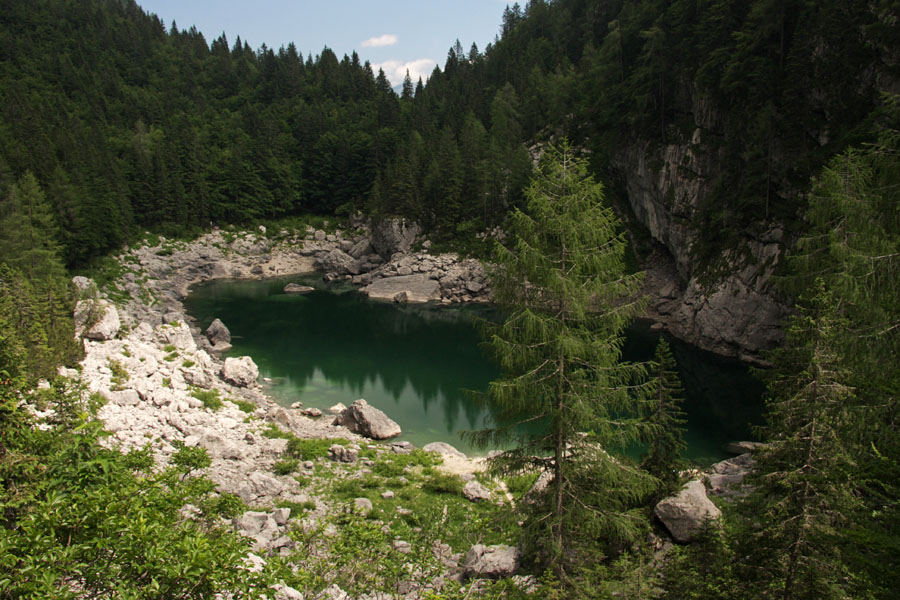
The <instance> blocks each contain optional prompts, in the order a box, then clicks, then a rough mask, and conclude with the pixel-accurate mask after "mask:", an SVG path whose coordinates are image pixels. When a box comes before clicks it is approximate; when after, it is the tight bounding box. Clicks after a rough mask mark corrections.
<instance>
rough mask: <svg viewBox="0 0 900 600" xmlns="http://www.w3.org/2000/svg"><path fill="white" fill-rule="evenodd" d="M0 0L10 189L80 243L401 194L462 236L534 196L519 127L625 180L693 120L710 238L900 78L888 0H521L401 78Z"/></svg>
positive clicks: (780, 190) (732, 226)
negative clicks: (706, 187)
mask: <svg viewBox="0 0 900 600" xmlns="http://www.w3.org/2000/svg"><path fill="white" fill-rule="evenodd" d="M770 5H771V6H770ZM2 13H3V15H4V17H3V19H2V20H0V40H2V42H0V82H2V85H0V98H2V107H3V108H2V111H3V112H2V118H3V122H4V127H3V128H2V129H0V192H2V191H5V189H6V188H7V187H8V186H9V185H11V184H12V182H14V181H15V180H16V179H18V178H19V177H21V176H22V175H24V174H25V172H26V171H31V172H33V173H34V174H35V176H36V178H37V181H38V182H39V184H40V185H41V186H42V188H43V189H44V190H45V193H46V195H47V198H48V200H49V202H50V204H51V206H52V207H53V212H54V216H55V219H56V221H57V223H58V224H59V226H60V235H59V242H60V243H62V244H63V247H64V250H65V251H64V260H65V262H66V263H68V264H70V265H72V264H77V263H81V262H83V261H85V260H86V259H88V258H89V257H91V256H95V255H97V254H101V253H103V252H105V251H106V250H108V249H110V248H112V247H114V246H115V245H117V244H120V243H121V242H122V241H125V240H126V239H128V237H129V235H130V233H131V232H132V230H133V228H134V227H136V226H142V227H146V226H153V227H156V228H158V229H161V230H163V231H181V230H184V228H186V227H196V226H207V225H208V224H209V222H210V221H216V222H222V221H231V222H248V221H252V220H255V219H260V218H268V217H275V216H281V215H288V214H294V213H297V212H318V213H334V212H349V211H353V210H358V209H362V210H364V211H366V212H369V213H375V214H381V213H393V214H402V215H406V216H411V217H414V218H416V219H418V220H420V221H422V222H423V223H424V224H426V225H427V226H428V227H430V228H431V229H433V230H434V231H436V232H438V234H439V235H444V236H449V237H465V236H467V235H471V234H472V233H473V232H476V231H479V230H481V229H483V228H484V227H486V226H491V225H494V224H496V223H498V222H501V221H502V220H503V219H504V217H505V214H506V212H507V211H508V210H509V208H511V207H512V206H515V205H517V204H520V203H521V201H522V198H523V197H522V190H523V188H524V186H525V184H526V183H527V181H528V176H529V172H530V169H531V160H530V158H529V156H528V153H527V152H526V151H525V148H524V145H523V142H526V141H532V140H536V139H539V138H542V137H545V136H547V135H548V134H549V135H552V134H555V133H556V132H559V131H562V132H563V133H567V134H568V135H569V136H570V137H572V138H573V139H574V140H575V141H577V142H578V143H579V144H581V145H584V146H586V147H588V148H590V149H591V150H593V162H594V165H593V166H594V168H595V169H598V170H601V171H602V172H604V178H605V179H608V180H609V181H610V182H611V183H614V182H615V181H616V180H617V176H618V174H621V171H622V169H623V168H624V165H623V164H622V156H620V154H621V152H622V151H624V150H625V149H627V148H628V147H629V146H634V145H635V144H643V143H647V144H649V147H650V148H653V147H657V146H661V145H664V144H666V143H670V142H678V143H687V142H689V141H690V140H691V137H692V135H693V132H694V130H695V129H696V128H698V127H699V128H702V129H703V130H704V136H705V137H704V138H703V142H702V144H703V146H704V149H705V150H704V152H705V153H706V154H707V155H708V156H710V157H712V159H714V160H715V161H716V163H717V164H718V165H719V172H720V175H719V178H718V179H717V180H716V181H712V182H709V184H710V186H711V189H712V193H710V194H706V195H705V202H706V205H705V206H703V207H701V210H700V213H699V214H700V217H701V219H700V221H699V222H698V223H697V224H696V225H697V230H698V232H699V233H700V237H701V238H702V239H704V240H706V241H708V242H710V243H709V244H707V245H703V244H701V245H699V246H698V247H697V248H698V249H700V250H702V249H703V248H711V249H712V250H715V248H716V247H717V244H718V243H719V242H721V241H722V240H721V238H723V236H724V237H727V236H729V235H731V234H733V233H734V232H735V231H740V230H742V229H744V228H746V227H749V226H750V225H751V224H753V223H755V222H757V221H759V220H761V219H767V218H777V219H780V220H790V219H795V218H796V217H797V216H798V215H799V214H800V210H801V209H802V206H801V202H800V200H799V197H798V195H797V194H796V191H797V190H798V189H803V188H804V187H806V185H807V182H808V179H809V176H810V175H811V174H812V173H813V172H814V170H815V169H817V168H818V167H819V166H820V165H821V164H823V163H824V162H825V161H826V160H827V159H828V158H829V157H830V156H832V155H833V154H835V153H836V152H838V151H840V150H841V149H842V148H844V147H845V146H846V145H847V144H848V143H849V142H853V141H855V140H859V139H864V138H866V137H867V136H870V135H871V128H870V126H869V125H870V122H869V121H868V117H869V115H870V113H871V111H872V110H873V108H875V107H876V106H877V105H878V104H879V99H878V90H879V89H881V87H884V86H889V85H890V81H896V80H897V73H896V69H897V67H896V64H895V63H892V62H891V61H890V60H888V58H889V56H890V55H891V53H892V52H895V51H896V40H895V39H894V37H893V36H892V35H891V31H892V28H891V24H892V23H894V22H895V20H896V18H897V14H896V13H897V7H896V5H895V3H893V2H889V1H887V0H883V1H881V2H872V3H864V2H842V1H837V0H835V1H829V2H820V1H817V2H812V1H811V0H791V1H790V2H778V3H773V2H771V0H755V1H753V2H745V1H744V0H703V1H701V2H697V1H696V0H678V1H676V2H658V1H646V2H640V3H634V2H623V1H622V0H602V1H599V0H595V1H586V0H556V1H553V2H550V1H547V0H530V1H529V2H528V3H527V4H526V5H525V7H524V8H520V7H519V5H517V4H516V5H513V6H512V7H511V8H507V9H506V11H505V13H504V15H503V19H502V25H501V31H500V35H499V36H498V38H497V39H496V40H495V41H494V43H493V44H489V45H488V47H487V48H485V49H484V51H483V52H482V51H480V50H479V49H478V48H477V47H476V46H475V45H473V46H472V47H471V48H470V49H469V50H468V51H466V50H464V48H463V46H462V45H461V44H460V43H459V42H457V43H456V44H455V45H454V46H453V47H452V48H451V49H450V50H449V52H448V55H447V59H446V62H445V64H444V66H443V69H440V68H436V69H435V70H434V72H433V73H432V74H431V76H430V78H429V79H428V81H427V82H422V81H419V82H417V83H415V82H412V81H410V80H409V79H407V80H406V81H405V82H404V83H403V85H402V88H401V91H400V94H399V95H398V94H397V93H395V92H394V91H393V90H392V89H391V85H390V83H389V82H388V80H387V79H386V77H385V76H384V74H383V73H381V72H379V73H374V72H373V70H372V68H371V67H370V66H369V65H368V64H367V63H364V62H361V61H360V59H359V57H358V56H357V55H356V54H355V53H354V54H353V55H352V56H349V57H348V56H344V57H342V58H338V57H337V56H336V55H335V54H334V52H332V51H331V50H330V49H328V48H324V49H322V50H321V51H320V52H319V53H318V54H317V55H316V56H312V55H307V56H306V57H304V56H303V54H302V53H301V51H300V49H298V47H297V46H295V45H294V44H290V45H288V46H286V47H282V48H279V49H278V50H274V49H271V48H267V47H265V46H262V47H260V48H258V49H251V48H250V47H249V46H248V45H247V44H245V43H243V42H242V41H241V40H240V39H239V38H238V39H236V40H234V41H233V43H232V42H230V41H229V40H227V39H226V38H225V36H224V35H223V36H220V37H219V38H217V39H215V40H211V41H208V40H206V39H205V38H204V37H203V35H202V34H201V33H200V32H198V31H197V30H196V29H195V28H193V27H191V28H189V29H179V28H178V27H177V25H176V24H175V23H172V25H171V26H170V27H166V26H165V25H164V24H163V23H162V22H160V20H159V19H158V18H157V17H156V16H155V15H147V14H145V13H144V12H143V11H142V10H141V9H140V7H139V6H138V5H137V4H136V3H135V2H134V0H124V1H122V2H113V1H111V0H87V1H85V2H63V1H61V0H36V1H34V2H27V3H24V2H16V1H14V0H5V1H4V2H3V3H2ZM298 42H301V43H302V40H298ZM307 50H309V49H307ZM892 65H893V66H892ZM861 67H862V68H861Z"/></svg>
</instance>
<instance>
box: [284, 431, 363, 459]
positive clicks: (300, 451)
mask: <svg viewBox="0 0 900 600" xmlns="http://www.w3.org/2000/svg"><path fill="white" fill-rule="evenodd" d="M335 444H340V445H342V446H346V445H347V444H348V442H347V441H346V440H334V439H330V440H320V439H301V438H298V437H295V436H290V437H289V438H288V445H287V451H286V452H285V454H287V455H288V456H292V457H294V458H298V459H300V460H316V459H317V458H326V457H327V456H328V449H329V448H331V447H332V446H333V445H335Z"/></svg>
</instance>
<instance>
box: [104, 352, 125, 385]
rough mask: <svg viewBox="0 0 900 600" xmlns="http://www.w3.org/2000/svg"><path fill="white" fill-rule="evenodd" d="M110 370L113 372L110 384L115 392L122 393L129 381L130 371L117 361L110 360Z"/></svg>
mask: <svg viewBox="0 0 900 600" xmlns="http://www.w3.org/2000/svg"><path fill="white" fill-rule="evenodd" d="M107 362H108V364H109V370H110V371H112V378H110V383H111V384H112V390H113V391H121V390H123V389H125V382H126V381H128V379H129V377H130V376H129V375H128V371H127V370H126V369H125V367H124V366H123V365H122V363H120V362H119V361H117V360H113V359H111V358H110V359H108V361H107Z"/></svg>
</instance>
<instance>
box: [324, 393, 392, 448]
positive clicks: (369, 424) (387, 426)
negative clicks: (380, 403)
mask: <svg viewBox="0 0 900 600" xmlns="http://www.w3.org/2000/svg"><path fill="white" fill-rule="evenodd" d="M334 424H335V425H340V426H342V427H346V428H347V429H349V430H350V431H352V432H353V433H358V434H359V435H362V436H365V437H367V438H371V439H373V440H387V439H390V438H394V437H397V436H398V435H400V434H401V433H402V431H401V430H400V426H399V425H397V423H395V422H394V421H392V420H391V419H390V418H389V417H388V416H387V415H386V414H384V413H383V412H382V411H380V410H378V409H377V408H375V407H374V406H371V405H370V404H369V403H368V402H366V401H365V400H364V399H362V398H360V399H359V400H354V401H353V403H352V404H351V405H350V406H348V407H347V408H346V409H345V410H344V411H343V412H342V413H341V414H340V415H338V417H337V418H336V419H335V420H334Z"/></svg>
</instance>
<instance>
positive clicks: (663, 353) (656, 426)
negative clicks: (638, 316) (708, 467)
mask: <svg viewBox="0 0 900 600" xmlns="http://www.w3.org/2000/svg"><path fill="white" fill-rule="evenodd" d="M677 369H678V366H677V364H676V363H675V357H674V356H672V350H671V349H670V348H669V344H668V342H666V340H664V339H663V338H660V339H659V343H657V345H656V355H655V356H654V357H653V362H652V363H651V365H650V375H651V387H650V389H649V394H650V398H649V402H648V403H647V410H648V411H649V412H648V415H647V424H648V426H649V427H648V437H647V439H646V442H647V451H646V453H645V454H644V456H643V457H642V458H641V467H642V468H644V469H646V470H647V471H648V472H649V473H650V474H651V475H653V476H654V477H656V478H657V479H659V480H660V483H661V485H662V488H661V490H660V492H661V493H663V494H665V493H666V492H669V491H671V490H672V489H673V488H674V487H676V486H677V484H678V480H679V477H678V465H679V462H680V458H681V452H682V451H683V450H684V449H685V448H686V447H687V445H686V444H685V443H684V437H683V435H684V424H685V423H686V422H687V421H686V420H685V418H684V411H682V410H681V404H682V402H683V401H684V396H683V394H684V390H683V389H682V388H681V380H680V378H679V377H678V370H677Z"/></svg>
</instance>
